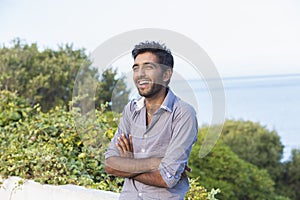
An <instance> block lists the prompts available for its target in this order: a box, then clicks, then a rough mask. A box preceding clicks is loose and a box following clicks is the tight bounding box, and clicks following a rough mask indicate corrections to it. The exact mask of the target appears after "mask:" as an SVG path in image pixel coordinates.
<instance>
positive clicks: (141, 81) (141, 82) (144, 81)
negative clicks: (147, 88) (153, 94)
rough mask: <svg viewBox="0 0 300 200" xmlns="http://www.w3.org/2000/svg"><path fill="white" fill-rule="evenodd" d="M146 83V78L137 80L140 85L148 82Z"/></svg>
mask: <svg viewBox="0 0 300 200" xmlns="http://www.w3.org/2000/svg"><path fill="white" fill-rule="evenodd" d="M148 83H150V81H148V80H139V81H138V84H140V85H143V84H148Z"/></svg>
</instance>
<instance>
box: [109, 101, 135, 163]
mask: <svg viewBox="0 0 300 200" xmlns="http://www.w3.org/2000/svg"><path fill="white" fill-rule="evenodd" d="M131 107H132V102H130V103H128V104H127V105H126V106H125V108H124V110H123V112H122V117H121V118H120V122H119V125H118V129H117V131H116V133H115V135H114V137H113V139H112V140H111V142H110V143H109V146H108V149H107V151H106V152H105V153H104V156H105V159H107V158H109V157H112V156H120V154H119V152H118V149H117V147H116V143H118V141H117V138H118V137H120V136H121V134H125V135H127V136H128V134H129V132H130V110H131Z"/></svg>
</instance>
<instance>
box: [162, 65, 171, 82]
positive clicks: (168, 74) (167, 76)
mask: <svg viewBox="0 0 300 200" xmlns="http://www.w3.org/2000/svg"><path fill="white" fill-rule="evenodd" d="M172 74H173V69H172V68H170V67H168V69H167V70H166V71H164V74H163V81H164V82H169V81H170V79H171V77H172Z"/></svg>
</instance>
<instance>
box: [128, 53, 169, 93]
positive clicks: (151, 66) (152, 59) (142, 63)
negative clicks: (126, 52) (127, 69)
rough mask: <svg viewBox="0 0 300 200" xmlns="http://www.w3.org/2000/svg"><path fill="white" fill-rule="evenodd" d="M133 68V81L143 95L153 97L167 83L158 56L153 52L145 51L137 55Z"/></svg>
mask: <svg viewBox="0 0 300 200" xmlns="http://www.w3.org/2000/svg"><path fill="white" fill-rule="evenodd" d="M132 70H133V81H134V83H135V85H136V87H137V89H138V91H139V94H140V95H141V96H144V97H146V98H149V97H152V96H154V95H155V94H157V93H158V92H159V91H160V90H161V89H162V88H163V87H165V85H166V84H165V82H164V79H163V78H164V73H163V71H162V69H161V67H160V65H159V64H158V58H157V56H156V55H154V54H153V53H150V52H145V53H142V54H139V55H137V57H136V58H135V60H134V65H133V67H132Z"/></svg>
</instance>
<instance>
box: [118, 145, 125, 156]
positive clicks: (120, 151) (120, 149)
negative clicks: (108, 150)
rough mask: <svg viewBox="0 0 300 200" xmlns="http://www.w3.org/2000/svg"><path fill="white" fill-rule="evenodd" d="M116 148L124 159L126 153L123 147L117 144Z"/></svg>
mask: <svg viewBox="0 0 300 200" xmlns="http://www.w3.org/2000/svg"><path fill="white" fill-rule="evenodd" d="M116 147H117V149H118V151H119V154H120V156H121V157H124V151H123V149H122V147H121V145H119V143H116Z"/></svg>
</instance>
